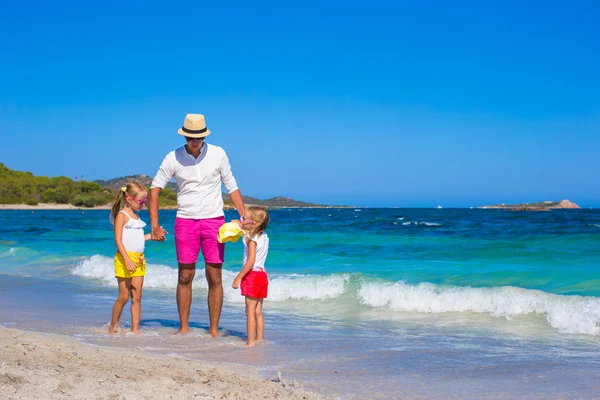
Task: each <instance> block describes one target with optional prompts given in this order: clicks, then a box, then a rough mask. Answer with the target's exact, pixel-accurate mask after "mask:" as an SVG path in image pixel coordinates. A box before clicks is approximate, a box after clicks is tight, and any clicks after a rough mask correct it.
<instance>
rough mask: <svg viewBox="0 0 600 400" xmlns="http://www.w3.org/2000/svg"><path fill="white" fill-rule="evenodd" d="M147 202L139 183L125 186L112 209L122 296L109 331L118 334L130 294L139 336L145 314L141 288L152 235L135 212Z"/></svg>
mask: <svg viewBox="0 0 600 400" xmlns="http://www.w3.org/2000/svg"><path fill="white" fill-rule="evenodd" d="M147 201H148V193H147V192H146V188H145V187H144V186H142V185H141V184H139V183H138V182H130V183H128V184H127V186H123V187H122V188H121V190H120V191H119V193H118V194H117V198H116V199H115V202H114V204H113V206H112V211H111V214H110V216H111V221H112V222H113V224H114V226H115V244H116V245H117V254H115V277H116V278H117V282H118V284H119V297H118V298H117V301H115V305H114V306H113V310H112V319H111V321H110V327H109V328H108V331H109V332H110V333H115V329H116V326H117V324H118V323H119V319H120V318H121V313H122V312H123V308H124V307H125V304H127V301H128V300H129V295H130V293H131V330H132V332H134V333H138V331H139V328H140V314H141V311H142V303H141V302H142V286H144V275H146V260H145V258H144V246H145V241H146V240H149V239H150V234H147V235H144V227H145V226H146V223H145V222H144V221H142V220H141V219H140V217H139V215H138V214H137V213H136V212H137V211H140V210H141V209H142V208H144V205H145V204H146V202H147Z"/></svg>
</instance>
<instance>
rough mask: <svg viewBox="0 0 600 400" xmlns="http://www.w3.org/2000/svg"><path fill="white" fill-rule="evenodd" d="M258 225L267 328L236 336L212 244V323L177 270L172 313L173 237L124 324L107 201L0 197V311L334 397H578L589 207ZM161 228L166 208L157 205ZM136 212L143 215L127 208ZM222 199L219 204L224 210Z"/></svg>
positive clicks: (586, 378) (591, 338)
mask: <svg viewBox="0 0 600 400" xmlns="http://www.w3.org/2000/svg"><path fill="white" fill-rule="evenodd" d="M270 213H271V224H270V226H269V229H268V232H269V237H270V239H271V249H270V253H269V258H268V259H267V270H268V272H269V278H270V290H269V297H268V299H267V300H265V305H264V312H265V336H266V339H267V342H266V343H265V344H263V345H261V346H258V347H256V348H253V349H246V348H244V346H243V343H244V336H245V316H244V306H243V304H244V303H243V297H242V296H241V295H240V293H239V291H238V290H234V289H232V288H231V281H232V280H233V278H234V276H235V275H236V274H237V272H238V271H239V269H240V267H241V258H242V245H241V243H236V244H228V245H227V248H226V260H225V263H224V266H223V284H224V288H225V304H224V307H223V315H222V318H221V323H220V328H221V329H222V332H223V333H224V335H223V336H222V337H220V338H218V339H216V340H214V339H211V338H209V337H208V334H207V329H208V315H207V310H206V294H207V284H206V280H205V279H204V270H203V268H202V267H199V268H198V270H197V273H196V278H195V281H194V303H193V305H192V313H191V322H192V323H191V326H192V332H191V334H190V335H188V336H186V337H181V336H177V335H173V334H172V333H174V332H175V331H176V329H177V327H178V318H177V307H176V303H175V288H176V282H177V263H176V258H175V248H174V243H173V236H172V234H170V235H169V236H168V238H167V241H166V242H165V243H156V242H147V246H146V258H147V259H148V267H147V276H146V279H145V283H144V297H143V301H142V306H143V309H142V323H141V334H140V335H138V336H130V335H127V334H125V332H126V331H127V327H128V321H129V314H128V312H129V311H128V310H129V306H127V307H126V309H125V311H124V313H123V318H122V323H123V329H122V330H121V333H120V334H118V335H114V336H110V335H108V334H107V333H106V330H107V325H106V324H107V323H108V321H109V319H110V310H111V307H112V303H113V302H114V300H115V298H116V295H117V290H116V280H115V278H114V271H113V265H112V257H113V255H114V252H115V246H114V241H113V234H112V227H111V225H110V223H109V219H108V211H107V210H105V209H98V210H91V209H90V210H85V209H84V212H82V211H81V210H41V209H40V210H35V212H34V213H32V212H31V210H0V221H1V224H0V300H1V301H0V324H1V325H4V326H6V327H14V328H18V329H24V330H32V331H40V332H50V333H60V334H64V335H69V336H73V337H76V338H78V339H79V340H81V341H84V342H86V343H91V344H96V345H103V346H112V347H127V348H140V349H143V350H146V351H149V352H152V353H156V354H171V355H177V356H179V357H184V358H192V359H200V360H213V361H215V362H224V363H234V364H242V365H249V366H253V367H256V368H258V369H259V371H260V373H261V375H262V376H263V377H265V378H267V379H274V378H275V377H277V375H278V374H281V375H282V376H283V377H285V378H289V379H296V380H298V381H299V382H300V383H301V384H302V386H303V387H305V388H307V389H309V390H313V391H315V392H317V393H323V394H326V395H334V396H340V397H342V398H395V397H401V396H404V397H418V396H424V397H429V398H440V397H451V398H516V397H518V398H548V397H552V398H556V397H568V398H593V397H595V396H597V393H600V386H599V384H598V383H597V379H596V377H597V371H598V367H600V361H599V360H600V357H599V356H600V284H599V283H600V277H599V276H600V263H599V261H598V260H600V246H598V244H599V243H600V210H594V209H592V210H590V209H579V210H553V211H551V212H527V211H522V212H511V211H505V210H495V209H492V210H489V209H488V210H486V209H479V208H473V209H470V208H442V209H434V208H382V207H356V208H355V207H350V208H328V207H327V208H281V209H273V210H271V211H270ZM160 216H161V224H162V225H163V226H164V227H165V228H166V229H167V231H169V232H171V233H172V232H173V229H172V225H173V223H174V218H175V211H173V210H163V211H161V212H160ZM141 217H142V219H143V220H144V221H146V222H149V218H148V214H147V211H143V212H142V213H141ZM235 217H236V213H235V212H232V211H226V219H227V220H230V219H233V218H235Z"/></svg>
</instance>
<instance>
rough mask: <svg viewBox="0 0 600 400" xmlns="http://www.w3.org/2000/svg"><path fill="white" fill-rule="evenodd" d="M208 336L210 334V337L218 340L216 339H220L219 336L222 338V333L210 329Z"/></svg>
mask: <svg viewBox="0 0 600 400" xmlns="http://www.w3.org/2000/svg"><path fill="white" fill-rule="evenodd" d="M208 334H209V335H210V336H212V337H213V338H216V337H219V336H221V332H219V329H210V330H209V331H208Z"/></svg>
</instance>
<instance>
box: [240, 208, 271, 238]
mask: <svg viewBox="0 0 600 400" xmlns="http://www.w3.org/2000/svg"><path fill="white" fill-rule="evenodd" d="M246 216H247V217H248V219H250V220H252V221H254V222H255V223H254V224H252V227H251V228H250V229H249V230H248V234H249V235H250V237H254V236H260V235H262V234H263V232H264V231H265V230H266V229H267V226H268V225H269V220H270V217H269V213H268V212H267V209H266V208H264V207H258V206H252V207H248V208H246Z"/></svg>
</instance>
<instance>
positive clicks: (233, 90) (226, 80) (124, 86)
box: [0, 1, 600, 207]
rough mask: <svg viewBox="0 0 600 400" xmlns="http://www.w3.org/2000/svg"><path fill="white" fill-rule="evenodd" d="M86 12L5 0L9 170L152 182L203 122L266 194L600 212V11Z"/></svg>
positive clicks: (258, 7)
mask: <svg viewBox="0 0 600 400" xmlns="http://www.w3.org/2000/svg"><path fill="white" fill-rule="evenodd" d="M83 3H84V2H55V3H48V2H31V1H21V2H12V3H10V4H5V5H4V6H3V11H2V13H1V14H0V51H1V54H2V63H0V137H1V138H2V146H0V162H3V163H4V164H6V165H7V166H8V167H9V168H13V169H19V170H28V171H31V172H33V173H34V174H39V175H50V176H55V175H66V176H69V177H75V176H80V175H83V176H84V179H87V180H93V179H110V178H113V177H117V176H122V175H128V174H136V173H146V174H148V175H153V174H154V173H155V172H156V170H157V168H158V165H159V164H160V162H161V160H162V158H163V157H164V155H165V154H166V153H167V152H169V151H170V150H172V149H174V148H176V147H179V146H180V145H182V144H183V143H184V141H183V138H182V137H181V136H179V135H177V133H176V130H177V128H179V126H180V125H181V123H182V122H183V118H184V116H185V114H186V113H188V112H189V113H203V114H205V115H206V119H207V123H208V126H209V128H210V129H211V131H212V135H211V136H210V138H209V139H210V140H208V141H209V142H210V143H213V144H216V145H220V146H222V147H224V148H225V150H226V151H227V153H228V155H229V157H230V160H231V164H232V166H233V171H234V174H235V176H236V178H237V180H238V184H239V186H240V188H241V190H242V192H243V193H244V194H247V195H251V196H256V197H261V198H266V197H271V196H278V195H281V196H289V197H292V198H296V199H301V200H307V201H315V202H323V203H329V204H354V205H371V206H401V207H402V206H423V207H429V206H436V205H438V204H441V205H444V206H446V207H450V206H477V205H482V204H488V203H499V202H521V201H537V200H547V199H550V200H560V199H562V198H568V199H570V200H572V201H575V202H577V203H579V204H580V205H583V206H594V207H597V206H600V185H599V182H598V172H599V171H600V156H599V151H600V75H599V74H598V71H600V25H599V24H597V21H596V17H597V16H598V15H600V5H599V4H600V3H597V2H592V1H588V2H579V1H572V2H569V3H565V2H553V1H539V2H535V1H530V2H522V1H484V2H482V1H459V2H447V1H414V2H391V1H390V2H378V1H370V2H366V3H349V2H327V1H319V2H312V1H304V2H301V3H294V4H291V3H289V2H253V3H249V2H227V3H225V2H213V3H215V4H210V3H207V2H167V3H165V2H155V1H146V2H140V3H137V4H136V3H134V2H123V3H116V2H102V3H101V2H97V3H92V2H90V3H89V4H83ZM216 3H220V4H216Z"/></svg>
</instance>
